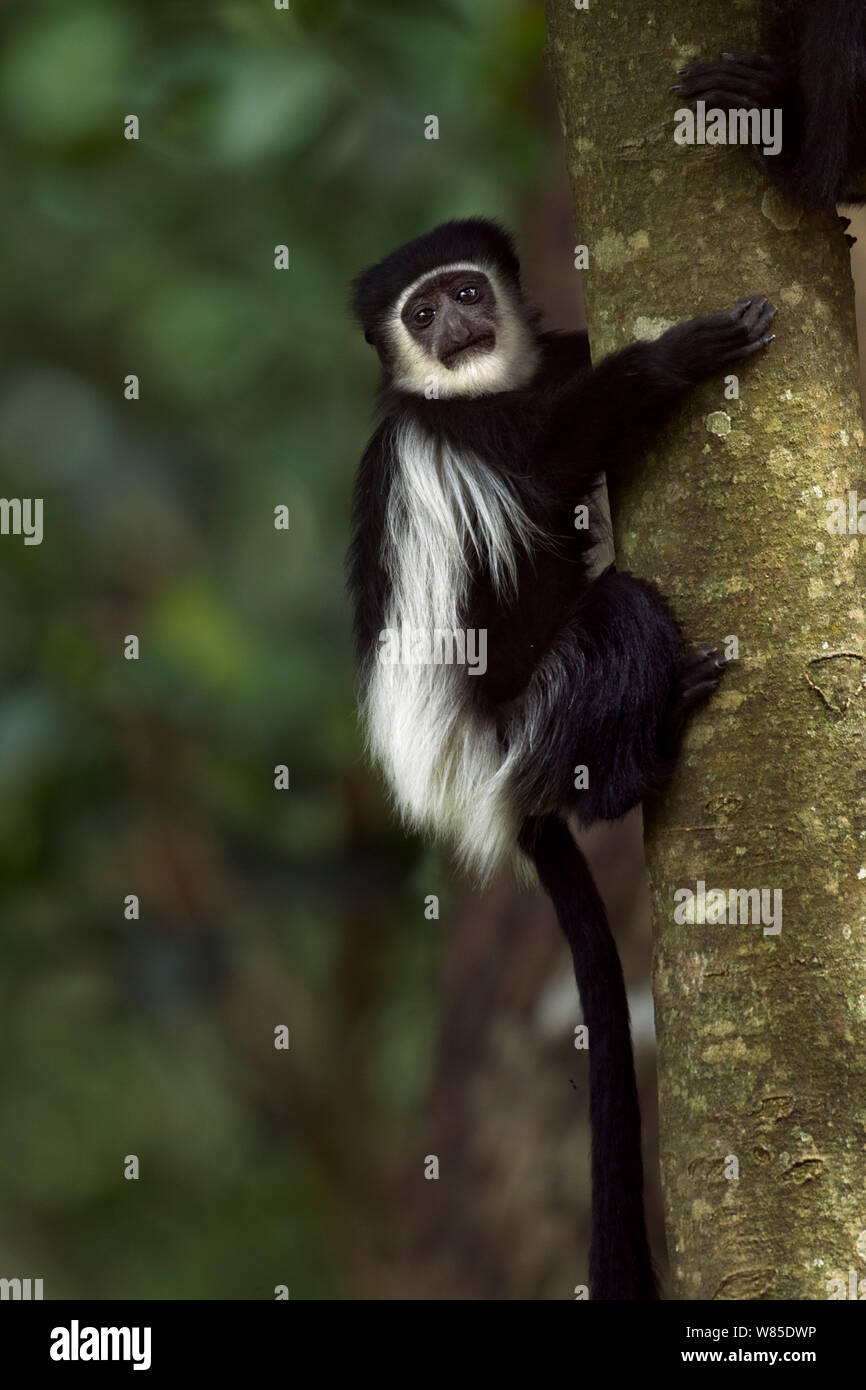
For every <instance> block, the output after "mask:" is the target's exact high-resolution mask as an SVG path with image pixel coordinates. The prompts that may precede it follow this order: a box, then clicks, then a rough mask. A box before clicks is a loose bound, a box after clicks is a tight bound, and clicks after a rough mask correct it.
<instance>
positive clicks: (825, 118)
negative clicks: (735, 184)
mask: <svg viewBox="0 0 866 1390" xmlns="http://www.w3.org/2000/svg"><path fill="white" fill-rule="evenodd" d="M767 8H768V13H767V22H766V25H765V35H764V43H765V45H766V52H764V53H725V54H723V55H722V58H721V60H720V61H719V62H714V63H698V64H695V65H693V66H690V67H687V68H684V69H683V70H682V71H681V73H680V74H679V81H678V83H677V84H676V86H675V87H673V88H672V90H673V91H675V92H679V93H680V95H681V96H682V97H683V98H684V99H685V100H686V101H687V102H691V103H694V102H696V101H698V100H701V101H704V102H706V105H707V108H708V109H709V108H712V107H717V108H721V109H723V110H732V109H743V108H746V109H755V108H759V109H760V108H768V109H770V110H776V109H779V110H781V112H782V147H781V150H780V151H779V153H778V154H775V155H766V156H764V158H763V164H764V167H765V168H766V170H767V173H768V174H769V176H770V177H771V178H772V179H773V180H774V182H775V183H776V184H778V186H779V187H780V188H781V189H782V190H783V191H784V192H785V193H787V194H788V195H789V197H792V198H795V199H798V200H799V201H800V202H802V203H805V204H806V205H807V206H809V207H814V208H824V207H826V208H832V207H834V206H835V205H836V204H837V203H863V202H866V191H864V190H866V3H864V0H785V3H783V4H781V5H779V4H775V5H772V4H770V5H769V6H768V7H767Z"/></svg>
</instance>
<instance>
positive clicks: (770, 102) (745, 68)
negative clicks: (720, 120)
mask: <svg viewBox="0 0 866 1390" xmlns="http://www.w3.org/2000/svg"><path fill="white" fill-rule="evenodd" d="M677 77H678V78H679V81H678V82H675V83H674V85H673V87H671V89H670V90H671V91H672V92H676V93H677V94H678V96H679V97H680V98H681V100H683V101H684V102H686V104H687V105H688V106H691V107H694V106H695V105H696V104H697V102H699V101H702V102H704V103H705V105H706V108H707V110H709V109H710V108H711V107H715V108H721V109H722V110H723V111H743V110H746V111H754V110H760V109H763V108H768V109H770V110H772V109H774V108H777V107H783V108H784V106H785V105H786V104H787V103H788V102H789V101H790V98H791V96H792V94H793V92H792V90H789V89H791V88H792V84H791V83H790V81H789V79H788V77H787V74H786V73H785V71H784V69H783V68H781V67H780V66H779V64H778V63H777V62H776V60H775V59H774V58H772V57H770V55H769V54H768V53H723V54H722V56H721V58H720V59H719V61H718V62H716V63H692V64H690V65H689V66H688V67H685V68H678V69H677Z"/></svg>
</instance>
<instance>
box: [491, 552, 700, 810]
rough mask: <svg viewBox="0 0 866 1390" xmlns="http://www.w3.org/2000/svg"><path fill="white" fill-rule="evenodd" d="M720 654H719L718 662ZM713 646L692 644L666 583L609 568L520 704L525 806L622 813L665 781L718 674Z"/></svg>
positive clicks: (517, 729) (515, 732) (516, 717)
mask: <svg viewBox="0 0 866 1390" xmlns="http://www.w3.org/2000/svg"><path fill="white" fill-rule="evenodd" d="M719 663H721V664H719ZM724 667H725V663H724V661H723V659H722V658H720V657H719V656H718V654H717V653H716V652H715V651H713V649H712V648H709V647H705V648H698V649H697V651H696V652H694V653H691V652H686V651H684V649H683V644H682V639H681V636H680V632H679V629H678V627H677V624H676V622H675V621H674V618H673V616H672V614H671V612H670V609H669V608H668V606H667V603H666V602H665V600H664V599H663V598H662V596H661V594H660V593H659V592H658V590H657V589H656V588H655V587H654V586H653V585H652V584H648V583H646V582H645V581H644V580H642V579H638V578H636V577H635V576H634V575H630V574H619V573H617V572H616V571H615V570H613V569H610V570H607V571H606V572H605V573H604V574H603V575H601V576H600V577H599V578H598V579H596V580H595V581H594V583H593V584H591V585H590V587H589V589H588V590H587V593H586V595H585V598H584V600H583V601H582V603H581V605H580V609H579V611H578V612H577V613H576V614H575V617H574V619H573V620H572V623H571V624H570V625H569V626H568V627H567V628H566V629H564V630H563V631H562V632H561V633H560V634H559V637H558V638H557V640H556V642H555V643H554V645H553V647H552V648H551V650H550V651H549V652H548V653H547V654H546V655H545V656H544V657H543V658H542V660H541V661H540V662H539V664H538V666H537V667H536V668H535V671H534V672H533V675H532V678H531V679H530V681H529V684H528V686H527V688H526V690H525V691H524V692H523V694H522V696H521V697H520V700H519V701H518V702H516V705H517V709H516V710H515V712H514V713H513V714H512V731H511V733H510V734H509V731H508V729H507V728H506V740H507V741H509V742H510V741H511V740H512V739H513V738H518V739H519V740H520V744H521V745H522V748H524V749H525V753H523V754H522V755H521V756H520V758H519V761H518V767H517V771H516V774H515V790H516V792H517V795H518V798H519V803H520V806H521V807H522V808H523V809H524V811H525V814H527V815H530V814H538V813H539V812H550V811H553V810H562V809H566V808H568V809H573V810H574V811H576V812H577V814H578V816H579V818H580V820H581V821H583V822H584V823H586V824H587V825H590V824H592V823H593V822H594V821H596V820H618V819H619V818H620V817H621V816H624V815H625V814H626V812H627V811H630V810H631V808H632V807H633V806H636V805H637V804H638V803H639V802H641V801H643V800H645V799H646V798H647V797H648V796H651V795H653V794H654V793H657V792H658V791H660V790H661V788H662V787H663V786H664V784H665V782H666V781H667V779H668V777H669V776H670V773H671V771H672V769H673V764H674V761H675V758H676V753H677V748H678V744H679V739H680V736H681V733H682V730H683V727H684V723H685V718H686V715H687V713H688V711H689V709H690V707H691V705H692V704H693V703H694V702H695V701H696V700H699V699H701V698H703V697H705V696H706V695H708V694H709V693H710V692H711V690H712V689H713V688H714V686H715V685H716V684H717V683H718V681H719V679H720V678H721V676H722V674H723V672H724Z"/></svg>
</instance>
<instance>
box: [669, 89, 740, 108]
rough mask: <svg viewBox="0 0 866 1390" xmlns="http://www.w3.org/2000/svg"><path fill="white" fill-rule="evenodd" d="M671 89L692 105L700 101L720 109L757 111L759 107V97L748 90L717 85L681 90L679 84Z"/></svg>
mask: <svg viewBox="0 0 866 1390" xmlns="http://www.w3.org/2000/svg"><path fill="white" fill-rule="evenodd" d="M671 91H672V92H678V93H679V94H680V95H681V96H682V98H683V100H684V101H685V102H686V104H687V105H689V106H693V105H694V103H695V102H697V101H702V102H704V104H705V105H706V106H708V107H710V106H712V107H715V108H716V109H717V110H720V111H758V110H760V109H761V101H760V98H759V97H757V96H753V95H751V94H750V93H748V92H736V91H733V90H722V89H721V88H718V87H710V88H708V89H707V90H706V91H697V92H683V91H681V89H680V87H679V86H676V87H671Z"/></svg>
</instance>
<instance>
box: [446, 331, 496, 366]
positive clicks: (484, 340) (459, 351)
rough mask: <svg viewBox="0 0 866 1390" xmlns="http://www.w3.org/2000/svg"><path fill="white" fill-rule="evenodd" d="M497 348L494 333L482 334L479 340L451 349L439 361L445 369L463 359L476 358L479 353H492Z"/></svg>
mask: <svg viewBox="0 0 866 1390" xmlns="http://www.w3.org/2000/svg"><path fill="white" fill-rule="evenodd" d="M495 346H496V338H495V337H494V335H493V334H492V333H481V334H479V336H478V337H477V338H470V339H469V342H468V343H461V344H460V346H459V347H453V348H449V349H448V351H447V352H443V354H442V356H441V357H440V359H439V360H440V362H441V363H442V365H443V367H453V366H455V364H456V363H457V362H459V361H461V359H462V358H464V357H467V356H468V357H474V356H475V354H476V353H479V352H492V351H493V349H494V348H495Z"/></svg>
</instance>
